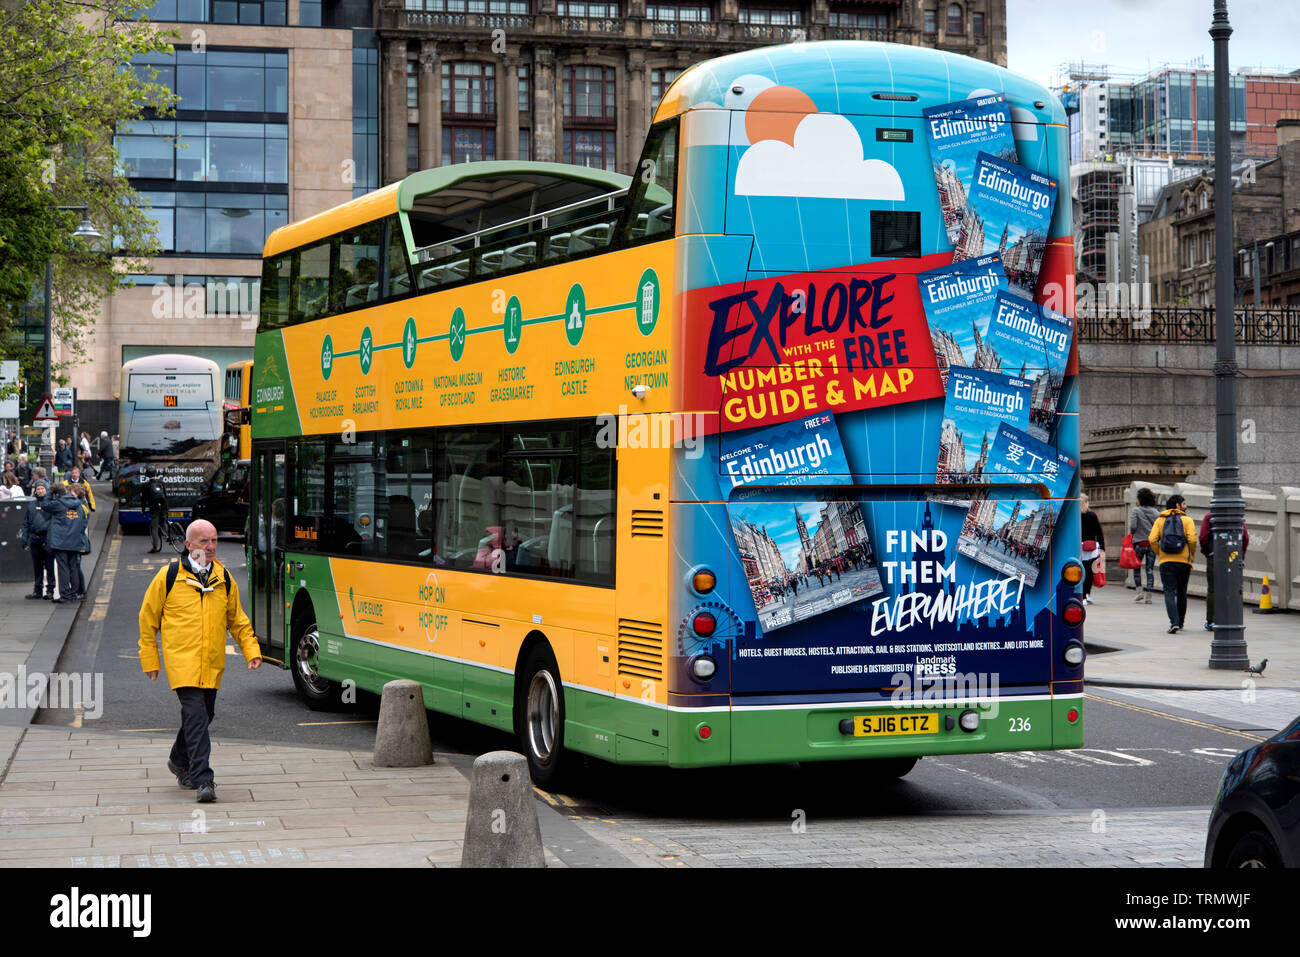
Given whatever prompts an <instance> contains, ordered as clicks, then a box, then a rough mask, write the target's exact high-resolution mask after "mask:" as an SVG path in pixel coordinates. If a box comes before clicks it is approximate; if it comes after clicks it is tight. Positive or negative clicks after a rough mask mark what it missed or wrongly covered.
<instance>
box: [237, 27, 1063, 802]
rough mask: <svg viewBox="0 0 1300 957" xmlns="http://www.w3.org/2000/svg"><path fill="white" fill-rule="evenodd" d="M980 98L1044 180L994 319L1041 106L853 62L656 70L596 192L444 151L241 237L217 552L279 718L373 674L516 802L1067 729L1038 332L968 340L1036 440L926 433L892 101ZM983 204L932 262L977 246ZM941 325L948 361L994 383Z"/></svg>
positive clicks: (910, 182) (933, 66) (936, 60)
mask: <svg viewBox="0 0 1300 957" xmlns="http://www.w3.org/2000/svg"><path fill="white" fill-rule="evenodd" d="M983 96H993V97H994V98H995V99H997V98H998V97H1000V98H1002V102H1003V103H1004V106H1005V107H1006V108H1007V110H1006V112H1005V113H1004V115H1003V116H1002V118H1001V121H1000V122H1001V123H1002V126H1003V131H1004V132H1006V131H1007V128H1008V127H1012V128H1013V135H1014V144H1015V153H1016V156H1017V158H1018V160H1019V162H1020V164H1023V166H1024V167H1026V168H1028V169H1030V170H1034V171H1037V173H1038V174H1040V176H1043V177H1048V178H1050V179H1049V181H1050V182H1051V183H1052V185H1053V186H1055V187H1056V188H1057V189H1059V201H1058V202H1056V203H1055V210H1054V212H1053V213H1052V215H1051V220H1050V230H1049V231H1048V233H1047V234H1045V235H1044V236H1042V237H1041V239H1040V240H1039V241H1038V243H1037V246H1036V248H1034V249H1033V250H1031V251H1029V252H1028V253H1027V252H1026V250H1025V248H1024V247H1022V246H1019V245H1017V246H1016V247H1015V248H1009V247H1008V239H1007V232H1006V231H1005V230H1004V231H1003V232H1002V237H1003V246H1004V248H1002V249H1000V250H999V253H1002V254H1004V255H1005V257H1006V259H1007V263H1008V266H1010V265H1011V264H1012V259H1013V257H1017V258H1015V260H1014V265H1015V266H1016V269H1017V278H1021V279H1023V276H1024V275H1025V274H1026V271H1027V270H1028V271H1030V272H1032V268H1031V267H1038V285H1037V289H1036V290H1031V292H1032V293H1033V295H1034V298H1035V299H1037V300H1039V301H1040V302H1046V301H1048V300H1049V299H1052V297H1054V296H1056V297H1059V296H1060V295H1061V294H1062V293H1061V290H1065V292H1066V294H1067V295H1068V292H1069V291H1070V290H1071V289H1072V284H1071V283H1070V279H1071V277H1072V269H1073V254H1072V244H1071V238H1070V237H1071V227H1070V203H1069V195H1070V193H1069V181H1068V165H1067V164H1068V156H1069V154H1068V143H1067V131H1066V126H1065V116H1064V113H1063V111H1062V108H1061V105H1060V103H1059V101H1058V100H1057V99H1056V98H1055V97H1054V96H1052V95H1050V94H1049V93H1048V91H1047V90H1046V89H1044V88H1043V87H1042V86H1040V85H1038V84H1036V83H1033V82H1031V81H1029V80H1026V79H1022V78H1020V77H1017V76H1014V75H1012V74H1010V73H1008V72H1007V71H1006V70H1003V69H1000V68H998V67H996V66H993V65H991V64H988V63H984V62H980V61H976V60H972V59H967V58H964V57H959V56H952V55H949V54H945V53H939V52H935V51H930V50H924V49H918V48H914V47H901V46H893V45H887V44H873V43H839V42H832V43H806V44H798V45H795V46H788V47H766V48H763V49H761V50H755V51H751V52H745V53H738V54H735V55H731V56H727V57H723V58H721V59H717V60H713V61H709V62H706V63H702V64H699V65H697V66H694V67H692V68H690V69H689V70H687V71H686V72H685V73H684V74H683V75H682V76H681V77H679V78H678V79H677V80H676V82H675V83H674V84H673V85H672V87H671V88H670V89H669V90H668V92H667V93H666V94H665V96H664V98H663V100H662V102H661V103H660V104H659V105H658V108H657V110H656V112H655V115H654V120H653V125H652V127H651V129H650V131H649V134H648V136H647V139H646V142H645V146H644V149H643V151H642V153H641V155H640V157H639V159H638V161H637V164H636V167H635V170H636V174H635V175H634V176H631V177H628V176H623V175H618V174H614V173H609V172H603V171H599V170H594V169H587V168H582V167H572V166H561V165H556V164H551V163H539V162H510V161H498V162H483V163H468V164H461V165H455V166H448V167H443V168H440V169H430V170H424V171H420V172H416V173H414V174H411V175H410V176H408V177H406V178H405V179H403V180H401V181H400V182H397V183H394V184H392V185H390V186H387V187H385V188H383V189H380V190H378V191H376V192H373V193H370V194H368V195H366V196H364V197H361V198H358V199H356V200H353V201H352V202H349V203H346V204H344V205H342V206H339V207H336V208H335V209H332V210H329V211H327V212H324V213H321V214H319V215H317V216H313V217H311V218H309V219H306V220H304V221H302V222H298V223H295V224H291V225H289V226H286V227H283V228H281V229H278V230H276V231H275V232H274V233H273V234H272V235H271V236H270V237H269V238H268V240H267V243H266V249H265V256H264V269H263V279H262V286H261V288H262V302H261V325H260V329H259V333H258V336H257V344H256V352H255V364H254V374H253V413H252V426H253V467H254V481H253V486H254V491H253V497H254V502H253V510H254V518H253V519H252V520H250V529H252V528H253V527H256V529H257V532H256V534H255V535H254V534H253V533H252V532H251V531H250V536H249V548H250V563H249V567H250V574H251V578H252V592H253V598H254V603H255V609H254V615H253V619H254V624H255V628H256V631H257V633H258V635H259V636H260V640H261V641H262V642H263V650H264V653H265V654H266V656H267V657H268V658H271V659H278V660H281V661H282V662H283V663H284V665H285V667H287V668H288V669H289V670H290V671H291V673H292V676H293V680H294V682H295V684H296V686H297V688H298V691H299V693H300V694H301V696H302V697H303V698H304V699H305V700H306V701H307V703H308V704H309V705H311V706H313V707H318V708H328V707H331V706H332V704H333V703H334V702H336V701H337V700H338V697H339V689H340V687H341V686H343V685H344V684H345V683H347V682H351V683H354V684H355V685H356V686H359V687H362V688H366V689H369V690H372V691H377V690H379V689H380V688H381V687H382V685H383V684H384V683H385V682H387V681H389V680H391V679H394V678H411V679H415V680H417V681H419V682H420V684H421V685H422V688H423V694H424V702H425V705H426V707H428V708H431V709H435V710H437V711H440V712H445V713H448V714H452V715H459V716H461V717H463V718H467V719H469V720H471V721H477V722H482V723H484V724H487V725H491V726H494V727H497V728H500V729H503V730H505V731H510V732H514V733H516V734H517V735H518V736H519V739H520V741H521V745H522V750H523V752H524V753H525V755H526V756H527V758H528V761H529V765H530V769H531V772H532V775H533V777H534V780H535V781H536V782H537V783H539V784H541V785H543V786H546V785H551V784H553V783H554V782H555V781H556V780H557V778H558V776H559V775H561V774H562V772H563V770H564V769H565V767H566V766H567V764H568V763H569V762H570V761H571V760H572V757H571V756H572V755H574V754H583V755H589V756H593V757H596V758H600V759H604V760H607V761H614V762H620V763H626V764H641V765H667V766H672V767H693V766H705V765H728V764H746V763H750V764H752V763H779V762H790V761H798V762H810V763H813V762H816V763H825V762H836V761H838V762H845V765H844V766H845V767H846V768H853V769H858V770H861V771H865V772H867V773H869V774H871V775H899V774H903V773H906V772H907V771H908V770H910V768H911V766H912V765H913V764H914V763H915V761H916V759H917V758H918V757H920V756H924V755H942V754H959V753H970V752H992V751H1007V750H1034V749H1052V748H1070V747H1079V746H1081V745H1082V743H1083V722H1082V691H1083V684H1082V681H1083V643H1082V620H1083V615H1084V609H1083V606H1082V603H1081V602H1080V600H1079V598H1078V596H1077V594H1076V588H1075V586H1076V583H1077V582H1079V581H1080V580H1081V578H1082V574H1083V572H1082V566H1081V565H1080V563H1079V561H1078V559H1077V558H1076V557H1075V555H1076V552H1077V551H1078V547H1079V513H1078V507H1077V500H1076V499H1077V491H1078V478H1077V474H1075V470H1074V469H1073V465H1074V462H1075V460H1077V453H1078V447H1079V434H1078V427H1077V416H1076V412H1077V402H1078V398H1077V390H1076V387H1075V372H1076V368H1075V365H1076V358H1075V350H1074V346H1073V343H1072V342H1065V343H1062V345H1063V346H1064V347H1065V348H1066V349H1067V351H1068V354H1069V360H1068V366H1063V368H1061V369H1060V370H1057V372H1056V373H1054V375H1055V381H1054V383H1053V382H1052V381H1049V380H1048V379H1043V376H1044V375H1047V373H1048V372H1049V371H1050V370H1049V365H1050V363H1048V362H1047V361H1046V359H1045V360H1044V362H1043V363H1039V364H1038V365H1039V366H1041V368H1039V369H1035V368H1031V366H1033V365H1034V364H1033V363H1029V362H1025V361H1021V360H1020V359H1012V358H1010V354H1009V353H1008V357H1004V358H1005V361H1006V362H1007V364H1008V365H1009V366H1010V365H1011V364H1012V363H1013V362H1014V368H1010V369H1009V370H1008V372H1010V373H1016V374H1018V377H1019V378H1018V379H1017V382H1018V385H1017V386H1016V388H1017V389H1022V390H1023V391H1022V392H1019V393H1017V394H1020V395H1021V396H1022V400H1018V401H1019V404H1020V405H1021V406H1027V405H1028V404H1029V402H1028V400H1029V399H1030V398H1033V399H1034V400H1035V408H1036V410H1037V412H1038V415H1037V420H1036V424H1038V425H1039V426H1041V427H1042V428H1043V430H1044V432H1043V434H1046V435H1047V436H1048V437H1049V438H1050V446H1051V449H1052V451H1051V452H1050V453H1047V452H1045V451H1044V446H1045V445H1047V444H1048V442H1047V441H1043V442H1039V443H1038V444H1034V442H1035V441H1037V440H1032V441H1031V440H1030V439H1029V438H1027V437H1023V436H1022V435H1021V433H1020V432H1007V433H1003V432H1002V431H1001V428H1000V426H1001V425H1002V424H1005V423H1003V422H1000V421H992V420H988V421H985V422H984V425H983V433H982V438H981V433H980V431H979V429H978V425H979V421H976V424H975V425H974V426H969V427H967V428H965V430H964V432H963V431H962V429H961V428H958V426H957V425H955V424H954V420H953V419H951V418H950V417H948V416H947V414H946V409H947V407H948V402H949V399H948V395H947V390H946V387H945V379H946V380H948V381H955V380H957V379H958V378H960V376H959V372H960V371H961V370H959V369H957V368H955V366H956V365H960V364H961V361H960V360H958V359H957V352H960V349H961V347H962V344H961V343H959V344H957V345H956V346H953V347H950V346H949V345H947V340H943V339H942V337H941V336H940V335H939V331H940V330H939V329H938V327H937V326H936V327H935V328H933V329H932V328H930V327H929V325H928V323H927V314H926V312H925V309H924V308H923V303H922V300H921V294H920V288H921V287H920V283H921V280H920V279H918V277H919V276H921V275H922V274H925V273H931V272H933V271H935V270H940V271H942V270H944V269H947V268H949V267H951V266H952V265H953V261H954V248H955V247H954V242H953V241H952V240H951V239H950V235H949V233H948V231H947V229H946V228H945V214H944V211H943V210H942V209H941V197H940V192H939V186H938V185H937V183H942V182H944V180H943V171H942V170H940V171H939V174H938V179H937V178H936V170H935V167H934V165H933V164H932V160H931V155H930V152H929V150H928V148H927V124H926V119H925V116H924V114H923V110H925V109H926V108H928V107H933V106H939V105H945V104H950V103H953V102H955V101H959V100H966V99H968V98H972V97H976V98H978V97H983ZM1005 158H1006V157H1003V158H1002V159H1005ZM947 189H948V193H949V196H951V194H952V192H953V190H954V189H955V187H953V186H952V184H948V186H947ZM962 198H964V197H962ZM986 218H987V217H985V218H981V214H980V213H979V212H978V211H976V212H972V213H970V214H968V215H967V216H966V219H965V220H963V223H964V227H965V228H966V230H967V232H966V233H963V235H962V237H961V242H962V243H963V244H965V245H967V246H970V245H971V242H972V241H971V238H970V237H971V236H972V235H976V234H975V232H974V231H976V230H982V229H987V230H988V231H990V232H991V234H992V235H994V236H995V237H996V235H997V233H996V232H992V231H993V230H995V228H996V223H995V222H994V221H993V220H992V219H988V220H987V222H986ZM995 241H996V240H995ZM1024 301H1025V302H1031V303H1032V302H1033V300H1030V299H1026V300H1024ZM1069 306H1070V302H1069V301H1068V300H1062V301H1061V302H1059V303H1058V307H1059V308H1063V309H1064V311H1065V312H1066V313H1067V314H1068V312H1069ZM991 321H992V320H991V319H990V318H989V317H987V316H986V317H985V318H984V319H983V320H981V321H980V322H982V323H983V325H984V329H985V334H987V331H988V324H989V323H990V322H991ZM1066 321H1067V322H1068V320H1066ZM980 322H977V323H976V328H975V329H974V338H975V340H976V346H978V347H979V351H978V355H977V356H976V358H975V359H971V358H970V357H969V356H967V357H966V361H967V363H968V364H969V363H972V362H975V361H978V362H980V363H981V364H982V366H983V368H982V369H981V370H980V374H981V375H984V376H986V377H988V376H993V375H995V374H1003V373H1001V372H997V371H996V370H997V369H998V368H1000V363H1001V361H1003V360H1001V359H998V358H997V356H996V354H995V353H996V350H994V352H992V353H991V352H990V349H993V348H994V347H993V346H992V345H990V343H989V341H982V340H981V335H982V333H981V330H980ZM1031 326H1033V327H1034V328H1037V322H1036V321H1034V322H1032V323H1031ZM957 335H958V336H963V335H964V334H963V333H962V332H961V330H958V332H957ZM949 338H953V337H952V336H949ZM965 338H970V337H969V336H968V335H966V336H965ZM987 338H991V337H987ZM954 349H956V350H957V352H954ZM940 353H942V361H941V358H940ZM990 356H992V358H990ZM995 360H996V361H995ZM1036 372H1037V373H1041V374H1039V375H1035V373H1036ZM1006 377H1007V378H1010V377H1011V376H1010V375H1007V376H1006ZM1040 379H1042V380H1043V381H1041V382H1040V381H1039V380H1040ZM1049 379H1050V377H1049ZM989 381H991V380H989V379H986V380H983V386H984V387H987V383H988V382H989ZM1052 385H1054V386H1055V388H1056V389H1058V390H1059V401H1057V400H1056V398H1054V399H1053V402H1050V403H1049V402H1045V401H1039V399H1040V398H1041V396H1040V392H1041V390H1042V389H1043V388H1047V387H1050V386H1052ZM967 387H968V388H969V387H970V384H969V383H967ZM1032 390H1039V391H1035V392H1033V394H1032V396H1031V391H1032ZM1053 407H1054V411H1053ZM986 411H987V410H986ZM1022 411H1023V412H1024V416H1025V418H1022V419H1020V420H1017V422H1016V424H1017V425H1018V426H1021V427H1024V428H1027V427H1028V425H1027V415H1028V412H1027V409H1022ZM962 421H965V420H962ZM966 433H969V434H966ZM1008 441H1010V442H1011V444H1010V446H1009V447H1008V446H1007V442H1008ZM956 443H960V444H961V446H962V447H961V448H960V449H958V448H957V447H956ZM999 443H1000V445H999ZM999 448H1000V451H998V450H999ZM995 451H998V454H997V455H994V454H993V452H995ZM1045 455H1046V456H1047V457H1048V458H1050V459H1051V463H1050V464H1051V467H1052V468H1053V470H1054V475H1055V477H1056V479H1059V480H1060V481H1059V482H1057V483H1056V484H1053V482H1049V481H1047V480H1046V479H1045V478H1044V477H1043V474H1042V473H1043V469H1042V464H1043V461H1044V456H1045ZM941 456H943V462H942V468H943V469H944V470H945V471H944V475H946V476H948V479H949V481H950V482H953V481H955V482H960V483H962V484H961V487H960V488H959V489H958V488H954V487H953V485H952V484H941V483H939V482H938V481H937V479H938V477H939V472H940V468H941ZM954 456H960V465H959V466H954V464H953V457H954ZM995 465H996V466H997V468H995V467H994V466H995ZM954 469H955V471H954Z"/></svg>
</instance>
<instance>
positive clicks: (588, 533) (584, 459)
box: [573, 425, 616, 585]
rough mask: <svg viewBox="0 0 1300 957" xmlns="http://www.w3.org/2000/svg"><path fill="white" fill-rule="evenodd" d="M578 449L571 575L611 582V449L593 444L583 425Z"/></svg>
mask: <svg viewBox="0 0 1300 957" xmlns="http://www.w3.org/2000/svg"><path fill="white" fill-rule="evenodd" d="M580 434H581V437H582V441H581V444H580V446H579V450H578V478H579V482H580V484H579V486H578V500H577V507H576V512H575V517H574V536H573V566H574V577H575V578H577V579H578V580H579V581H584V582H590V583H591V584H593V585H612V584H613V583H614V529H615V519H616V514H615V512H616V507H615V498H614V490H615V488H616V486H615V484H614V450H613V449H603V448H600V447H598V446H597V445H596V429H595V428H594V427H593V426H590V425H588V426H584V427H583V428H582V430H581V433H580Z"/></svg>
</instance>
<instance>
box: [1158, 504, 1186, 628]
mask: <svg viewBox="0 0 1300 957" xmlns="http://www.w3.org/2000/svg"><path fill="white" fill-rule="evenodd" d="M1147 541H1149V542H1150V543H1151V546H1152V547H1153V548H1154V549H1155V550H1156V563H1157V564H1158V565H1159V566H1160V584H1161V585H1162V586H1163V587H1164V590H1165V613H1166V614H1167V615H1168V616H1169V634H1171V635H1176V634H1177V633H1178V630H1179V629H1180V628H1182V627H1183V621H1184V620H1185V619H1186V618H1187V580H1188V579H1189V578H1190V577H1191V574H1192V561H1193V559H1195V557H1196V524H1195V523H1194V522H1193V521H1192V520H1191V519H1190V518H1188V517H1187V502H1186V500H1185V499H1184V498H1183V497H1182V496H1181V495H1171V496H1169V498H1168V499H1167V500H1166V501H1165V510H1164V511H1163V512H1161V513H1160V515H1159V517H1158V518H1156V520H1155V522H1154V523H1153V524H1152V525H1151V534H1150V535H1149V536H1148V538H1147Z"/></svg>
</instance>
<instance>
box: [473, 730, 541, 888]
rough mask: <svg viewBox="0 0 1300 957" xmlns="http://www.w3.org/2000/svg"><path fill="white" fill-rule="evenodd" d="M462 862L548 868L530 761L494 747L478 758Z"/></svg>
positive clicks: (478, 865)
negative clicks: (494, 749)
mask: <svg viewBox="0 0 1300 957" xmlns="http://www.w3.org/2000/svg"><path fill="white" fill-rule="evenodd" d="M460 866H461V867H545V866H546V855H545V853H544V852H543V851H542V832H541V828H540V827H538V824H537V801H536V799H535V798H534V797H533V784H532V780H531V779H530V778H529V776H528V761H527V759H526V758H525V757H524V756H523V755H522V754H515V752H513V751H491V752H489V753H488V754H484V755H482V756H480V757H479V758H477V759H475V761H474V770H473V772H472V773H471V775H470V783H469V815H468V816H467V817H466V818H465V844H464V847H463V848H462V849H461V855H460Z"/></svg>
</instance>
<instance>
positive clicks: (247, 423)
mask: <svg viewBox="0 0 1300 957" xmlns="http://www.w3.org/2000/svg"><path fill="white" fill-rule="evenodd" d="M252 387H253V360H252V359H244V360H242V361H240V362H232V363H230V364H229V365H227V366H226V378H225V389H224V392H223V399H222V403H221V415H222V423H223V426H224V429H225V437H224V441H223V442H222V446H221V458H222V462H223V463H226V461H227V460H234V461H239V460H240V459H248V458H250V457H251V456H252V454H253V430H252V424H251V423H252V403H251V402H250V401H249V393H250V392H251V391H252Z"/></svg>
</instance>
